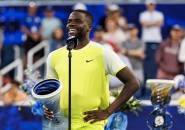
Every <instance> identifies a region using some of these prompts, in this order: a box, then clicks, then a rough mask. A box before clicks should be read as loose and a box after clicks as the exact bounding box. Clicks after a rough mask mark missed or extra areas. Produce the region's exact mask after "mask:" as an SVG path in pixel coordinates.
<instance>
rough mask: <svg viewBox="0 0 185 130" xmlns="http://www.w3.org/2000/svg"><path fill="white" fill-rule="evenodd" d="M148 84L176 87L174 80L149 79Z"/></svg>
mask: <svg viewBox="0 0 185 130" xmlns="http://www.w3.org/2000/svg"><path fill="white" fill-rule="evenodd" d="M146 83H147V84H150V83H166V84H171V85H174V83H175V82H174V81H173V80H167V79H148V80H147V81H146Z"/></svg>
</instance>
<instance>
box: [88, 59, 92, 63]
mask: <svg viewBox="0 0 185 130" xmlns="http://www.w3.org/2000/svg"><path fill="white" fill-rule="evenodd" d="M93 60H94V59H90V60H86V63H88V62H91V61H93Z"/></svg>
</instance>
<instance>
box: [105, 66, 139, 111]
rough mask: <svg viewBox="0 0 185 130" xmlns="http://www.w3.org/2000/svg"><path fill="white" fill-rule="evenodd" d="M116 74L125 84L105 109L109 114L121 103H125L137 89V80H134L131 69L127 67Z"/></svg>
mask: <svg viewBox="0 0 185 130" xmlns="http://www.w3.org/2000/svg"><path fill="white" fill-rule="evenodd" d="M125 75H126V76H125ZM116 76H117V77H118V78H119V79H120V80H121V81H122V82H123V83H124V84H125V86H124V88H123V89H122V91H121V93H120V95H119V96H118V98H117V99H116V100H115V101H114V102H113V103H112V104H110V106H109V107H108V108H107V109H106V110H107V111H108V113H110V114H111V113H113V112H115V111H117V110H118V109H119V108H120V107H121V105H122V104H123V103H126V102H127V101H128V100H129V99H130V97H132V95H133V94H134V93H135V92H136V91H137V90H138V89H139V83H138V81H137V80H136V78H135V76H134V74H133V73H132V72H131V70H129V69H128V68H125V69H122V70H121V71H120V72H118V75H116Z"/></svg>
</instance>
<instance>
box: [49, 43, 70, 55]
mask: <svg viewBox="0 0 185 130" xmlns="http://www.w3.org/2000/svg"><path fill="white" fill-rule="evenodd" d="M66 52H67V49H66V46H64V47H61V48H59V49H56V50H54V51H52V52H50V53H49V55H48V57H50V58H54V57H58V56H60V55H62V54H64V53H66Z"/></svg>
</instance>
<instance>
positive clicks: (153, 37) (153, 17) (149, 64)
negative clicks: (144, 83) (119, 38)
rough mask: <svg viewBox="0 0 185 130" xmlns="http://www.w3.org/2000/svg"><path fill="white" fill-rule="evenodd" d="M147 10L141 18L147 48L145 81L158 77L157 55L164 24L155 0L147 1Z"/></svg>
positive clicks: (143, 38)
mask: <svg viewBox="0 0 185 130" xmlns="http://www.w3.org/2000/svg"><path fill="white" fill-rule="evenodd" d="M146 8H147V10H146V11H144V12H142V13H141V14H140V17H139V21H140V23H141V25H142V40H143V41H144V43H145V46H146V49H145V54H146V57H145V61H144V75H145V80H146V79H150V78H155V77H156V72H157V65H156V62H155V53H156V50H157V48H158V46H159V43H161V41H162V36H161V26H162V25H163V22H164V16H163V13H162V12H159V11H157V10H156V2H155V1H154V0H147V1H146Z"/></svg>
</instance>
